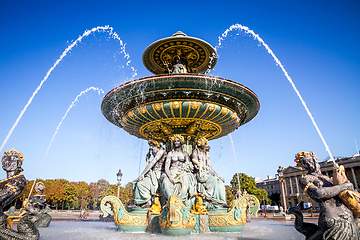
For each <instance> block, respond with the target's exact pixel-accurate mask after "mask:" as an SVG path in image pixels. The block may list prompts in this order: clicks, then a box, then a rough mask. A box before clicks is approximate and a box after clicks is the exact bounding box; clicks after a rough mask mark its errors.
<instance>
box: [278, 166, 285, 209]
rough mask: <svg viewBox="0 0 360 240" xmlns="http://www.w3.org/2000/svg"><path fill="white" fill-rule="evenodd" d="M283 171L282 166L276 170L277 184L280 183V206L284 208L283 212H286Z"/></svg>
mask: <svg viewBox="0 0 360 240" xmlns="http://www.w3.org/2000/svg"><path fill="white" fill-rule="evenodd" d="M284 171H285V169H284V168H283V167H282V166H279V169H278V170H277V172H278V174H279V182H280V187H281V196H282V197H281V200H282V204H283V206H284V211H285V212H286V210H287V208H286V198H285V188H284Z"/></svg>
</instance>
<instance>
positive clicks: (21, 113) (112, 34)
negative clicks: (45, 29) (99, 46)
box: [0, 26, 137, 152]
mask: <svg viewBox="0 0 360 240" xmlns="http://www.w3.org/2000/svg"><path fill="white" fill-rule="evenodd" d="M99 31H107V32H108V34H109V35H110V37H112V38H114V39H116V40H118V41H119V42H120V49H121V51H120V52H121V53H123V54H124V58H126V59H129V58H130V55H129V54H127V53H126V51H125V44H124V43H123V42H122V40H121V39H120V37H119V35H118V34H117V33H116V32H114V31H113V28H112V27H110V26H99V27H95V28H92V29H91V30H86V31H85V32H84V33H83V35H81V36H79V37H78V38H77V39H76V40H75V41H74V42H73V43H72V44H71V45H70V46H68V47H67V48H66V49H65V51H64V52H63V53H62V54H61V55H60V57H59V59H58V60H56V62H55V63H54V65H53V66H52V67H51V68H50V69H49V70H48V72H47V73H46V75H45V77H44V79H43V80H42V81H41V82H40V84H39V86H38V87H37V88H36V89H35V91H34V92H33V94H32V96H31V97H30V99H29V100H28V102H27V104H26V105H25V107H24V108H23V110H22V111H21V112H20V115H19V116H18V118H17V119H16V121H15V123H14V125H13V126H12V127H11V129H10V131H9V133H8V135H7V136H6V138H5V140H4V142H3V143H2V145H1V147H0V152H1V151H2V149H3V148H4V146H5V144H6V143H7V141H8V140H9V138H10V136H11V134H12V132H13V131H14V129H15V128H16V126H17V125H18V123H19V121H20V119H21V118H22V116H23V115H24V113H25V111H26V109H27V108H28V106H29V105H30V104H31V102H32V100H33V99H34V97H35V95H36V94H37V93H38V92H39V90H40V88H41V87H42V85H43V84H44V82H45V81H46V80H47V79H48V78H49V76H50V74H51V72H52V71H53V70H54V69H55V68H56V66H57V65H58V64H59V62H60V61H61V60H62V59H63V58H64V57H65V56H66V54H67V53H68V52H69V51H70V50H71V49H72V48H73V47H74V46H76V44H78V43H79V42H81V40H82V39H83V38H84V37H87V36H89V35H90V34H91V33H94V32H99ZM130 62H131V61H130V60H129V61H128V62H127V63H126V65H127V66H128V65H129V64H130ZM131 69H132V71H133V76H132V77H133V78H134V77H135V76H136V75H137V73H136V70H135V69H134V68H133V67H131Z"/></svg>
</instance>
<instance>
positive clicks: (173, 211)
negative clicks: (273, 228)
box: [101, 195, 260, 236]
mask: <svg viewBox="0 0 360 240" xmlns="http://www.w3.org/2000/svg"><path fill="white" fill-rule="evenodd" d="M259 207H260V204H259V201H258V199H257V198H256V197H255V196H252V195H245V196H242V197H241V198H240V199H236V200H234V201H233V202H232V203H231V206H230V208H221V209H218V210H214V211H209V212H206V213H204V212H202V213H196V212H191V211H189V209H188V208H186V206H185V205H184V204H183V203H182V201H181V199H180V198H179V197H178V196H177V195H172V196H171V197H170V200H169V201H168V202H167V204H166V205H165V206H164V207H163V209H162V211H161V213H160V214H154V213H152V212H149V209H142V208H138V209H136V210H135V211H131V212H129V211H128V210H127V209H126V208H125V206H124V205H123V204H122V202H121V201H120V200H119V199H118V198H117V197H115V196H107V197H105V198H104V199H103V200H102V201H101V210H102V211H103V213H104V217H106V216H108V215H109V214H110V213H111V212H113V213H114V222H115V224H116V226H117V227H118V229H119V230H120V231H123V232H151V233H159V232H161V233H163V234H165V235H172V236H183V235H188V234H190V233H206V232H241V230H242V229H243V228H244V226H245V223H246V220H247V211H249V212H250V214H251V215H252V216H254V217H255V216H256V215H257V212H258V210H259Z"/></svg>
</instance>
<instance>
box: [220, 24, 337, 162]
mask: <svg viewBox="0 0 360 240" xmlns="http://www.w3.org/2000/svg"><path fill="white" fill-rule="evenodd" d="M233 30H241V31H244V32H245V33H247V34H250V35H252V36H253V37H254V39H255V40H257V41H258V42H259V43H260V44H262V45H263V46H264V47H265V49H266V50H267V52H268V53H269V54H270V55H271V56H272V57H273V58H274V60H275V62H276V65H278V66H279V67H280V68H281V70H282V71H283V73H284V75H285V77H286V78H287V80H288V81H289V82H290V84H291V86H292V87H293V89H294V91H295V92H296V94H297V96H298V97H299V99H300V101H301V103H302V105H303V106H304V108H305V110H306V112H307V114H308V115H309V117H310V119H311V121H312V123H313V125H314V127H315V129H316V131H317V133H318V134H319V136H320V138H321V140H322V142H323V144H324V146H325V150H326V151H327V152H328V154H329V156H330V160H329V161H328V162H332V163H333V164H334V165H335V164H336V162H335V160H334V158H333V155H332V154H331V152H330V149H329V147H328V145H327V144H326V141H325V139H324V137H323V135H322V134H321V132H320V129H319V127H318V126H317V124H316V122H315V119H314V118H313V116H312V114H311V112H310V110H309V109H308V107H307V105H306V103H305V101H304V99H303V98H302V96H301V95H300V92H299V91H298V90H297V88H296V86H295V84H294V82H293V81H292V79H291V77H290V76H289V74H288V73H287V71H286V70H285V68H284V66H283V65H282V64H281V62H280V60H279V59H278V58H277V57H276V56H275V54H274V53H273V51H272V50H271V49H270V47H269V46H268V45H267V44H266V43H265V42H264V40H262V38H261V37H260V36H259V35H258V34H256V33H255V32H254V31H253V30H251V29H249V28H248V27H246V26H243V25H241V24H238V23H237V24H234V25H232V26H230V28H228V29H227V30H226V31H225V32H224V33H223V34H222V35H221V37H219V43H218V46H216V47H215V49H216V50H217V49H218V48H219V47H221V44H222V41H223V40H224V38H226V37H227V35H228V33H229V32H231V31H233Z"/></svg>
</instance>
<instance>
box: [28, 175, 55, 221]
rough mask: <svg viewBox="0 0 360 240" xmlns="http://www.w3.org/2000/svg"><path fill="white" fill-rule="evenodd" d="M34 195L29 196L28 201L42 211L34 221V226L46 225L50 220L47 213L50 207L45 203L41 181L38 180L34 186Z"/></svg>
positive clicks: (43, 187)
mask: <svg viewBox="0 0 360 240" xmlns="http://www.w3.org/2000/svg"><path fill="white" fill-rule="evenodd" d="M35 191H36V193H37V194H36V195H35V196H33V197H31V198H30V201H29V203H30V204H31V205H33V207H34V208H37V209H39V211H43V214H42V216H41V218H40V219H39V220H37V221H36V222H35V227H38V228H39V227H40V228H44V227H48V226H49V225H50V222H51V218H52V217H51V216H50V215H49V214H48V212H50V210H51V209H50V207H49V205H48V204H47V203H46V198H45V193H44V191H45V185H44V184H43V183H42V182H38V183H37V184H36V186H35Z"/></svg>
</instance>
